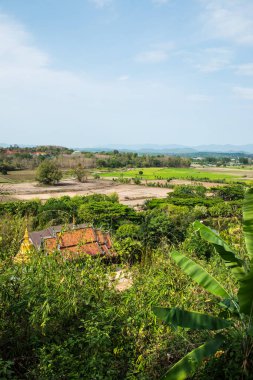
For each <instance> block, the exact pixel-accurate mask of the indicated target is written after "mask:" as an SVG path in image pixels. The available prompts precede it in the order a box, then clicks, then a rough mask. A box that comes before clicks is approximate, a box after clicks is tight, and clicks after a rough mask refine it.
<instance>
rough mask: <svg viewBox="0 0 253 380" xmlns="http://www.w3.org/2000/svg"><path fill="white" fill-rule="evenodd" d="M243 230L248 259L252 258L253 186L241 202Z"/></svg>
mask: <svg viewBox="0 0 253 380" xmlns="http://www.w3.org/2000/svg"><path fill="white" fill-rule="evenodd" d="M242 211H243V230H244V237H245V243H246V247H247V251H248V255H249V257H250V259H253V188H251V189H249V190H248V191H247V193H246V195H245V198H244V202H243V207H242Z"/></svg>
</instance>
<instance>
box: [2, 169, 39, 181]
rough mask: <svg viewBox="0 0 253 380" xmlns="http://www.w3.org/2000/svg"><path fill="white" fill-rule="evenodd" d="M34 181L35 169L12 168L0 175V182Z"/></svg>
mask: <svg viewBox="0 0 253 380" xmlns="http://www.w3.org/2000/svg"><path fill="white" fill-rule="evenodd" d="M32 181H35V170H14V171H10V172H9V173H8V174H6V175H0V183H20V182H32Z"/></svg>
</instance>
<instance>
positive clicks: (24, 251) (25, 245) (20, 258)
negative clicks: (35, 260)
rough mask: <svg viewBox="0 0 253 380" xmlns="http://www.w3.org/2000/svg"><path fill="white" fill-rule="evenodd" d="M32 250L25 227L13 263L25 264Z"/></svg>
mask: <svg viewBox="0 0 253 380" xmlns="http://www.w3.org/2000/svg"><path fill="white" fill-rule="evenodd" d="M32 249H33V244H32V243H31V241H30V238H29V233H28V229H27V227H26V229H25V233H24V237H23V239H22V243H21V246H20V249H19V251H18V253H17V255H16V256H15V257H14V262H15V263H21V262H26V261H28V260H29V254H30V252H31V250H32Z"/></svg>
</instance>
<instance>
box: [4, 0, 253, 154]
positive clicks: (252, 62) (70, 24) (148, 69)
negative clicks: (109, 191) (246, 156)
mask: <svg viewBox="0 0 253 380" xmlns="http://www.w3.org/2000/svg"><path fill="white" fill-rule="evenodd" d="M0 89H1V91H0V107H1V112H0V126H1V138H0V142H6V143H12V144H14V143H18V144H57V145H66V146H74V147H91V146H101V145H106V144H125V145H127V144H166V145H167V144H181V145H198V144H213V143H214V144H215V143H220V144H248V143H253V139H252V132H251V131H252V127H253V1H252V0H74V1H70V0H23V1H20V0H11V1H10V0H0Z"/></svg>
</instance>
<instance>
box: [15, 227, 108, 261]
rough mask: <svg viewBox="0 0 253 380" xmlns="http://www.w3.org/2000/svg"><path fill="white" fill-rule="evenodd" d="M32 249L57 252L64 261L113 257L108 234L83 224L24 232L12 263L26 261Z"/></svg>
mask: <svg viewBox="0 0 253 380" xmlns="http://www.w3.org/2000/svg"><path fill="white" fill-rule="evenodd" d="M32 249H37V250H43V251H44V252H45V253H53V252H56V251H58V252H60V254H61V256H62V257H64V258H66V259H78V258H81V257H83V256H84V255H90V256H106V257H110V256H112V257H113V256H115V255H114V253H113V252H112V242H111V237H110V234H109V233H108V232H103V231H102V230H100V229H95V228H93V227H90V226H87V225H85V224H80V225H77V226H73V225H68V226H52V227H48V228H46V229H44V230H41V231H33V232H28V231H27V230H26V232H25V235H24V238H23V239H22V242H21V246H20V250H19V252H18V254H17V255H16V257H15V259H14V261H15V262H20V261H26V260H27V259H28V257H27V256H29V251H31V250H32Z"/></svg>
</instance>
